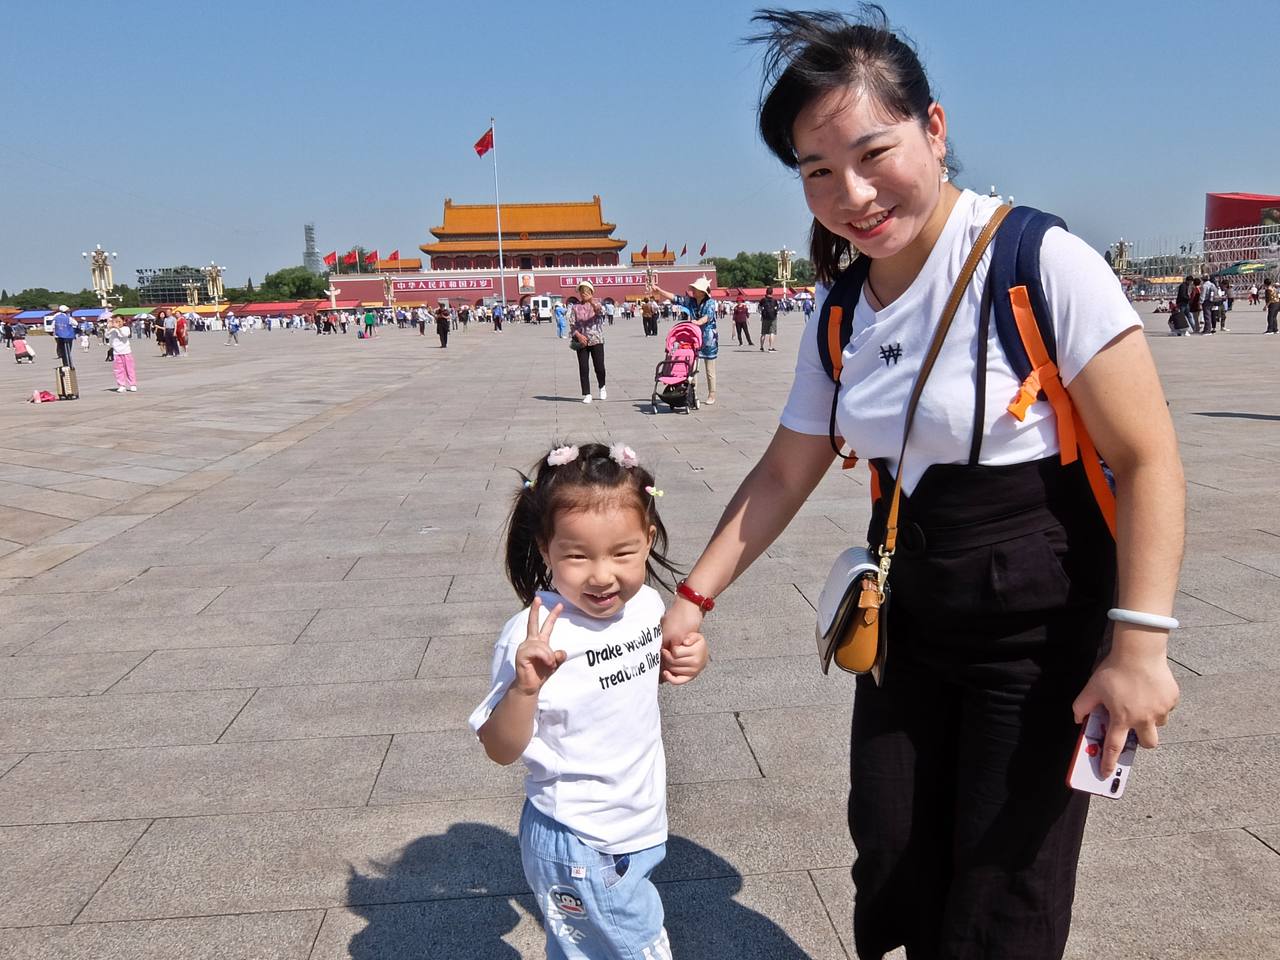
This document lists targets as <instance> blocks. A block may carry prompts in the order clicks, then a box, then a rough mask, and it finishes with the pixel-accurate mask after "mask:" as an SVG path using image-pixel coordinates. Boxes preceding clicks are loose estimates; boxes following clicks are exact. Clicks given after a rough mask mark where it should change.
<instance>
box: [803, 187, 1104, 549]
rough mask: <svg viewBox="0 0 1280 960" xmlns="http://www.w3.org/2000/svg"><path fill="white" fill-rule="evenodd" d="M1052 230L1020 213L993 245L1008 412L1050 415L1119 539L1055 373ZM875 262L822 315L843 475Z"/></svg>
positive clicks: (853, 268)
mask: <svg viewBox="0 0 1280 960" xmlns="http://www.w3.org/2000/svg"><path fill="white" fill-rule="evenodd" d="M1052 227H1062V228H1063V229H1064V230H1065V229H1066V227H1067V225H1066V223H1064V222H1063V221H1062V220H1061V219H1059V218H1058V217H1055V216H1053V215H1052V214H1048V213H1044V212H1042V211H1040V210H1036V209H1035V208H1033V207H1015V208H1014V209H1012V210H1011V211H1009V213H1008V215H1007V216H1006V217H1005V219H1004V222H1003V223H1002V224H1001V225H1000V229H999V232H998V233H997V234H996V237H995V240H994V241H993V244H992V254H991V270H990V274H989V276H988V280H987V284H988V295H989V296H990V299H991V304H992V309H993V319H994V320H995V326H996V334H997V336H998V337H999V340H1000V346H1001V348H1002V349H1003V350H1004V354H1005V357H1006V358H1007V359H1008V361H1009V366H1010V367H1011V368H1012V369H1013V372H1014V375H1015V376H1016V377H1017V378H1018V379H1019V381H1020V382H1021V387H1020V388H1019V390H1018V393H1017V395H1016V396H1015V397H1013V398H1012V399H1011V401H1010V403H1009V406H1008V408H1007V409H1008V411H1009V413H1010V414H1011V415H1012V416H1013V417H1015V418H1016V419H1017V420H1019V421H1021V420H1023V419H1025V418H1026V415H1027V409H1028V408H1029V407H1030V406H1031V405H1032V404H1033V403H1035V402H1037V401H1039V400H1047V401H1048V402H1049V405H1050V407H1052V408H1053V415H1054V419H1055V421H1056V426H1057V434H1058V448H1059V458H1060V459H1061V462H1062V465H1063V466H1064V467H1065V466H1069V465H1071V464H1073V463H1075V462H1076V461H1077V460H1080V461H1081V464H1082V466H1083V467H1084V472H1085V475H1086V476H1087V477H1088V480H1089V487H1090V489H1091V490H1092V491H1093V497H1094V499H1095V500H1096V501H1097V503H1098V509H1099V510H1100V511H1101V513H1102V517H1103V519H1104V520H1105V521H1106V523H1107V527H1108V529H1110V531H1111V535H1112V537H1114V536H1115V532H1116V498H1115V491H1114V490H1113V489H1112V485H1111V480H1110V477H1109V474H1108V471H1107V469H1106V466H1105V465H1104V464H1103V462H1102V460H1101V458H1099V456H1098V451H1097V449H1096V448H1095V447H1094V445H1093V440H1092V439H1091V438H1090V437H1089V432H1088V430H1086V429H1085V425H1084V421H1083V420H1081V418H1080V414H1079V412H1078V411H1077V410H1076V408H1075V405H1074V404H1072V402H1071V397H1070V395H1069V394H1068V393H1067V390H1066V387H1064V386H1063V384H1062V377H1061V374H1060V373H1059V371H1058V365H1057V360H1058V342H1057V336H1056V334H1055V333H1054V328H1053V318H1052V317H1051V316H1050V315H1049V302H1048V298H1047V297H1046V296H1045V292H1044V285H1043V284H1042V283H1041V281H1040V247H1041V244H1042V243H1043V241H1044V235H1045V233H1046V232H1047V231H1048V230H1049V229H1050V228H1052ZM870 269H871V261H870V260H869V259H867V258H866V257H858V258H857V259H855V260H854V261H853V262H852V263H851V264H849V266H848V267H847V268H846V269H845V270H844V272H843V273H841V274H840V276H839V277H837V278H836V281H835V283H834V284H832V286H831V290H830V291H829V292H828V294H827V298H826V301H825V302H824V303H823V305H822V312H821V314H820V315H819V320H818V328H817V337H818V356H819V359H820V360H821V361H822V368H823V369H824V370H825V371H826V373H827V376H829V377H830V378H831V380H832V382H833V383H835V385H836V390H835V396H833V397H832V401H831V422H830V430H829V435H830V437H831V446H832V449H833V450H835V452H836V455H837V456H839V457H840V458H841V459H842V460H843V467H844V469H846V470H847V469H849V468H850V467H852V466H853V465H854V464H855V463H857V462H858V458H857V455H856V454H854V453H853V452H852V451H843V450H841V449H840V446H839V444H838V443H837V441H836V410H837V407H838V403H839V384H840V372H841V370H842V369H843V366H844V361H843V354H844V349H845V347H847V346H848V344H849V340H850V339H851V337H852V336H853V313H854V310H855V308H856V307H857V305H858V300H859V299H860V297H861V296H862V286H863V284H864V283H865V282H866V279H867V274H868V272H869V271H870ZM879 486H880V484H879V478H878V475H877V473H876V471H875V470H872V471H871V496H872V499H873V500H878V499H879V498H880V490H879Z"/></svg>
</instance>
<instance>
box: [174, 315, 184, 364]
mask: <svg viewBox="0 0 1280 960" xmlns="http://www.w3.org/2000/svg"><path fill="white" fill-rule="evenodd" d="M187 326H188V324H187V317H186V314H183V313H180V314H178V319H177V320H175V321H174V325H173V342H174V354H173V355H174V356H175V357H176V356H178V348H181V349H182V356H184V357H185V356H186V355H187Z"/></svg>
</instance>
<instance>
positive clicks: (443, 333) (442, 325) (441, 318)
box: [436, 303, 449, 350]
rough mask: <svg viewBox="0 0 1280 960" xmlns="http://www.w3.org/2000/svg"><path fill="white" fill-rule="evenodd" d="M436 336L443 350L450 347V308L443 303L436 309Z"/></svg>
mask: <svg viewBox="0 0 1280 960" xmlns="http://www.w3.org/2000/svg"><path fill="white" fill-rule="evenodd" d="M436 336H437V337H439V338H440V349H441V350H443V349H445V348H446V347H447V346H449V307H448V306H447V305H446V304H443V303H442V304H440V306H438V307H436Z"/></svg>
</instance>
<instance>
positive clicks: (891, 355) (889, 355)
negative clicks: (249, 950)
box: [880, 343, 902, 367]
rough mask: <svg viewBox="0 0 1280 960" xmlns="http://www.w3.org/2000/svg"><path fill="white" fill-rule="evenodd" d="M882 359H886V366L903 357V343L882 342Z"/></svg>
mask: <svg viewBox="0 0 1280 960" xmlns="http://www.w3.org/2000/svg"><path fill="white" fill-rule="evenodd" d="M880 359H881V360H883V361H884V365H885V366H886V367H887V366H889V364H890V363H897V362H898V361H899V360H901V359H902V344H901V343H895V344H892V345H890V344H887V343H886V344H882V345H881V347H880Z"/></svg>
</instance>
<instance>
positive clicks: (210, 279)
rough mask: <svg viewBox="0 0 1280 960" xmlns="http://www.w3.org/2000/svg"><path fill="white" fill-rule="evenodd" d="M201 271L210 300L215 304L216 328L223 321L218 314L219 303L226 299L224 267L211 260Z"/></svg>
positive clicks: (214, 319) (214, 321) (214, 317)
mask: <svg viewBox="0 0 1280 960" xmlns="http://www.w3.org/2000/svg"><path fill="white" fill-rule="evenodd" d="M200 272H201V273H203V274H204V289H205V293H206V294H208V297H209V302H210V303H212V304H213V326H214V328H215V329H216V328H217V325H218V323H220V322H221V318H220V317H219V315H218V305H219V304H220V303H222V302H223V301H224V300H225V299H226V297H224V296H223V292H224V291H223V286H222V273H223V268H222V267H220V266H218V265H217V264H216V263H215V262H214V261H212V260H210V261H209V265H208V266H207V267H203V268H202V269H201V271H200Z"/></svg>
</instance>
